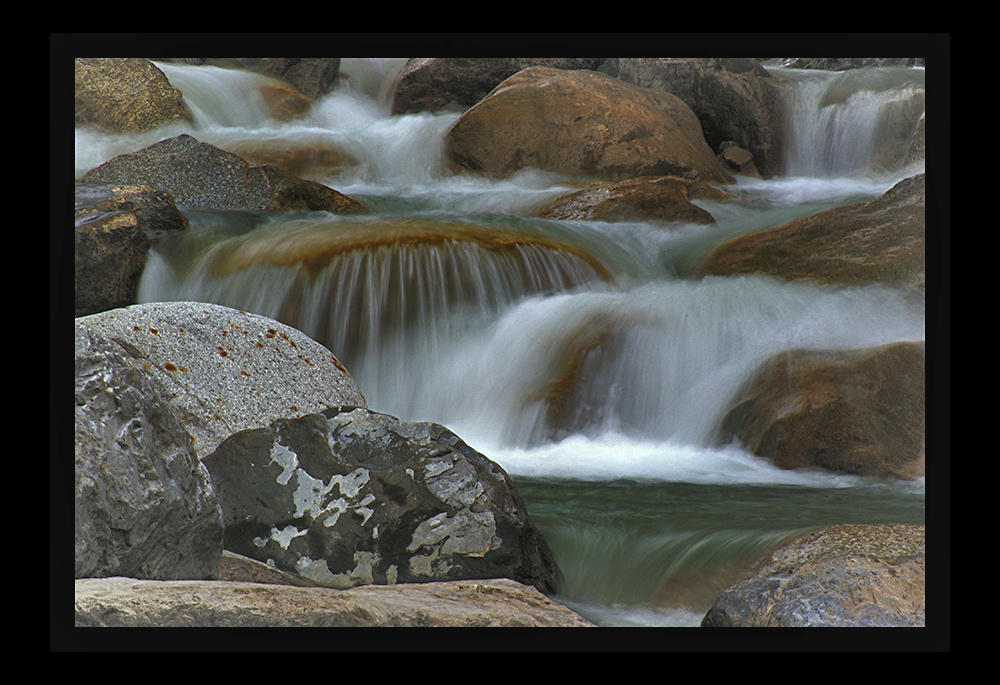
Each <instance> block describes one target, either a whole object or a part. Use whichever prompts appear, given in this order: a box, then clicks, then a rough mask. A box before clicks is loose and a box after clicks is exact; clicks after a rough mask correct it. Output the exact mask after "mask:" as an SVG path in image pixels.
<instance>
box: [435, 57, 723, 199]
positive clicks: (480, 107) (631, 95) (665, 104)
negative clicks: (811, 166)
mask: <svg viewBox="0 0 1000 685" xmlns="http://www.w3.org/2000/svg"><path fill="white" fill-rule="evenodd" d="M445 154H446V159H447V161H448V164H449V166H450V168H452V169H453V170H455V171H459V172H466V173H477V174H483V175H486V176H490V177H496V178H503V177H507V176H510V175H511V174H514V173H516V172H518V171H520V170H522V169H526V168H534V169H540V170H543V171H551V172H555V173H560V174H567V175H573V176H586V177H592V178H597V179H600V180H609V181H621V180H625V179H628V178H635V177H638V176H679V177H681V178H688V179H696V180H700V181H704V182H706V183H733V182H734V179H733V177H732V176H731V175H730V174H729V173H728V172H726V171H725V170H723V169H722V168H720V167H719V165H718V163H717V162H716V161H715V155H714V154H712V150H711V148H709V147H708V145H707V143H706V142H705V138H704V136H703V134H702V129H701V125H700V124H699V122H698V119H697V117H696V116H695V115H694V113H693V112H692V111H691V109H690V108H689V107H688V106H687V105H685V104H684V103H683V102H682V101H681V100H680V99H679V98H677V97H676V96H674V95H671V94H670V93H664V92H661V91H656V90H652V89H648V88H640V87H637V86H633V85H631V84H628V83H625V82H623V81H620V80H618V79H615V78H612V77H610V76H606V75H604V74H600V73H597V72H594V71H583V70H576V71H572V70H562V69H552V68H549V67H529V68H528V69H524V70H522V71H519V72H518V73H516V74H514V75H513V76H511V77H510V78H508V79H506V80H504V81H503V82H502V83H501V84H500V85H498V86H497V87H496V88H495V89H493V91H492V92H490V94H489V95H487V96H486V97H485V98H483V99H482V100H481V101H480V102H479V103H477V104H476V105H474V106H473V107H472V108H470V109H469V110H468V111H467V112H465V113H464V114H463V115H462V116H461V117H460V118H459V119H458V120H457V121H456V122H455V123H454V124H453V125H452V126H451V128H450V129H449V130H448V131H447V133H446V135H445Z"/></svg>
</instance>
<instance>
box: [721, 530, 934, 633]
mask: <svg viewBox="0 0 1000 685" xmlns="http://www.w3.org/2000/svg"><path fill="white" fill-rule="evenodd" d="M925 564H926V552H925V546H924V526H922V525H901V524H895V525H883V524H875V525H836V526H830V527H828V528H824V529H822V530H819V531H816V532H814V533H810V534H808V535H804V536H801V537H797V538H793V539H792V540H790V541H788V542H786V543H784V544H783V545H780V546H779V547H778V548H777V549H776V550H775V551H774V552H772V553H771V554H770V555H769V556H768V557H767V558H766V559H765V560H764V561H763V562H761V564H760V566H759V567H758V568H757V569H756V570H755V571H754V572H753V573H752V574H751V575H750V576H749V577H748V578H746V579H745V580H743V581H742V582H740V583H738V584H736V585H734V586H732V587H730V588H728V589H727V590H725V591H724V592H723V593H722V594H721V595H720V596H719V598H718V599H717V600H716V602H715V604H714V605H713V606H712V608H711V609H709V610H708V612H707V613H706V614H705V617H704V619H702V623H701V625H702V627H706V628H763V627H772V628H801V627H813V628H816V627H830V628H841V627H863V628H901V627H923V626H924V625H925V586H926V580H925Z"/></svg>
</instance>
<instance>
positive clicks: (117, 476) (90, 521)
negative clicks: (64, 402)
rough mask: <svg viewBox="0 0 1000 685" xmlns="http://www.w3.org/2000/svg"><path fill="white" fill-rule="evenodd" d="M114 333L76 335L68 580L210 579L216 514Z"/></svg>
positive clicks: (182, 435) (216, 560)
mask: <svg viewBox="0 0 1000 685" xmlns="http://www.w3.org/2000/svg"><path fill="white" fill-rule="evenodd" d="M144 366H145V365H144V364H143V361H142V360H141V359H136V358H135V357H134V356H133V354H132V349H131V348H130V346H129V345H128V343H123V342H120V341H119V340H118V339H116V336H114V334H113V333H110V332H102V331H100V330H96V329H90V328H87V327H86V326H81V325H77V327H76V422H75V425H76V430H75V434H76V449H75V453H76V458H75V479H74V484H75V487H74V494H75V518H74V522H75V536H76V541H75V573H76V577H77V578H80V577H99V576H114V575H127V576H132V577H135V578H152V579H182V578H194V579H213V578H218V577H219V565H220V557H221V554H222V511H221V509H220V507H219V503H218V500H217V499H216V497H215V492H214V490H213V488H212V483H211V480H210V478H209V474H208V471H207V469H205V467H204V466H203V465H202V464H201V462H200V461H199V460H198V458H197V456H196V454H195V451H194V447H193V446H192V444H191V438H190V436H189V435H188V433H187V431H186V430H184V427H183V426H182V425H181V422H180V421H179V420H178V419H177V417H176V416H175V415H174V411H173V408H172V406H171V403H170V397H169V394H165V393H164V390H163V388H162V387H160V385H159V384H158V383H157V382H156V381H155V379H154V378H153V374H151V373H150V371H149V370H147V369H146V368H144Z"/></svg>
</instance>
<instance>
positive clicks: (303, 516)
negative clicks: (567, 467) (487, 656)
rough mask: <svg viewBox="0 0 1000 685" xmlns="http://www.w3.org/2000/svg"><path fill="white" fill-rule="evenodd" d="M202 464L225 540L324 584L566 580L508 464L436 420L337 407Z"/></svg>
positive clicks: (549, 583) (551, 583)
mask: <svg viewBox="0 0 1000 685" xmlns="http://www.w3.org/2000/svg"><path fill="white" fill-rule="evenodd" d="M204 463H205V465H206V466H207V467H208V469H209V471H210V472H211V474H212V480H213V483H214V484H215V486H216V489H217V491H218V493H219V498H220V503H221V505H222V509H223V519H224V521H225V525H226V533H225V547H226V549H228V550H230V551H232V552H235V553H236V554H241V555H243V556H246V557H250V558H251V559H257V560H258V561H261V562H264V563H268V564H269V565H270V564H273V565H274V566H275V567H276V568H278V569H281V570H283V571H287V572H290V573H295V574H297V575H300V576H305V577H307V578H310V579H311V580H313V581H315V582H317V583H319V584H321V585H325V586H329V587H337V588H347V587H353V586H357V585H372V584H376V585H392V584H395V583H419V582H434V581H445V580H467V579H481V578H511V579H513V580H516V581H518V582H520V583H524V584H527V585H533V586H534V587H536V588H538V589H539V590H541V591H542V592H545V593H546V594H552V593H553V592H555V589H556V586H557V583H558V581H559V572H558V569H557V568H556V564H555V561H554V560H553V558H552V555H551V552H550V551H549V549H548V546H547V545H546V544H545V541H544V540H543V539H542V537H541V535H540V534H539V532H538V530H537V529H536V528H535V526H534V524H532V522H531V520H530V519H529V517H528V514H527V511H526V509H525V505H524V502H523V500H522V499H521V496H520V494H519V493H518V492H517V490H516V489H515V488H514V486H513V484H512V482H511V481H510V478H509V477H508V476H507V474H506V473H505V472H504V471H503V469H502V468H501V467H500V466H498V465H497V464H495V463H494V462H492V461H490V460H489V459H487V458H486V457H485V456H483V455H482V454H480V453H478V452H476V451H475V450H474V449H472V448H471V447H469V446H468V445H467V444H465V443H464V442H463V441H462V440H461V439H460V438H459V437H458V436H456V435H455V434H454V433H452V432H451V431H449V430H448V429H446V428H444V427H443V426H440V425H437V424H432V423H410V422H403V421H400V420H399V419H397V418H395V417H392V416H388V415H385V414H379V413H376V412H371V411H368V410H367V409H363V408H354V407H340V408H334V409H330V410H327V411H325V412H322V413H317V414H312V415H308V416H303V417H301V418H297V419H279V420H277V421H274V422H273V423H272V424H271V425H270V426H268V427H266V428H259V429H254V430H246V431H241V432H239V433H236V434H234V435H233V436H231V437H230V438H228V439H227V440H225V441H224V442H223V443H222V444H220V445H219V447H218V449H216V450H215V452H213V453H212V454H209V455H207V456H206V457H204Z"/></svg>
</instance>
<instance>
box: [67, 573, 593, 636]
mask: <svg viewBox="0 0 1000 685" xmlns="http://www.w3.org/2000/svg"><path fill="white" fill-rule="evenodd" d="M76 625H77V626H78V627H227V628H236V627H269V628H285V627H288V628H292V627H335V626H336V627H353V628H361V627H470V628H471V627H521V628H540V627H563V628H568V627H579V628H586V627H593V624H591V623H590V622H589V621H587V620H585V619H583V618H581V617H580V616H578V615H577V614H575V613H573V612H572V611H570V610H569V609H567V608H566V607H564V606H562V605H560V604H556V603H555V602H553V601H552V600H550V599H548V598H547V597H546V596H545V595H543V594H542V593H541V592H539V591H538V590H536V589H535V588H532V587H529V586H526V585H521V584H520V583H517V582H515V581H513V580H507V579H504V578H498V579H495V580H479V581H451V582H443V583H419V584H408V585H369V586H364V587H356V588H351V589H348V590H335V589H331V588H308V587H291V586H283V585H270V584H258V583H231V582H221V581H215V582H211V581H200V582H199V581H143V580H135V579H133V578H101V579H90V578H88V579H83V580H78V581H76Z"/></svg>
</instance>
